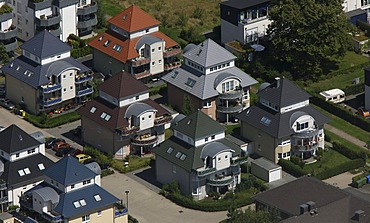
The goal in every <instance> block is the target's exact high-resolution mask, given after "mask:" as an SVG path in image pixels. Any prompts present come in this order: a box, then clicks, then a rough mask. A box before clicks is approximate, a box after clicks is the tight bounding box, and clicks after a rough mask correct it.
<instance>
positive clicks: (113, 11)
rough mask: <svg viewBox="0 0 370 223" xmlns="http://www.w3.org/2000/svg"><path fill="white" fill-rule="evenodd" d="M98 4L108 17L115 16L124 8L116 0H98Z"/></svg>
mask: <svg viewBox="0 0 370 223" xmlns="http://www.w3.org/2000/svg"><path fill="white" fill-rule="evenodd" d="M99 4H100V5H99V7H102V8H103V11H104V12H105V13H106V14H107V16H108V17H112V16H115V15H117V14H118V13H120V12H121V11H122V10H123V9H124V7H123V5H122V4H121V1H118V0H100V1H99Z"/></svg>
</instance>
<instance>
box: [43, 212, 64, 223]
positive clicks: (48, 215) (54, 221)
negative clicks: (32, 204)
mask: <svg viewBox="0 0 370 223" xmlns="http://www.w3.org/2000/svg"><path fill="white" fill-rule="evenodd" d="M41 216H42V218H44V219H45V220H47V221H48V222H51V223H57V222H62V221H63V218H62V216H61V215H58V216H54V215H52V214H51V213H46V212H42V215H41Z"/></svg>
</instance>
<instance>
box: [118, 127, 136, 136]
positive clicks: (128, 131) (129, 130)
mask: <svg viewBox="0 0 370 223" xmlns="http://www.w3.org/2000/svg"><path fill="white" fill-rule="evenodd" d="M139 130H140V127H139V126H132V127H126V128H124V129H121V130H120V131H121V134H122V135H125V136H126V135H131V134H134V133H136V132H137V131H139Z"/></svg>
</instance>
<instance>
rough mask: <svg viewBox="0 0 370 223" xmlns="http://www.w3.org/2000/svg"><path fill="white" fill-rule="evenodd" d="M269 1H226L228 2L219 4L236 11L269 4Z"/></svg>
mask: <svg viewBox="0 0 370 223" xmlns="http://www.w3.org/2000/svg"><path fill="white" fill-rule="evenodd" d="M269 2H271V0H248V1H246V0H228V1H223V2H221V3H220V4H221V5H225V6H229V7H232V8H236V9H245V8H250V7H253V6H257V5H260V4H263V3H269Z"/></svg>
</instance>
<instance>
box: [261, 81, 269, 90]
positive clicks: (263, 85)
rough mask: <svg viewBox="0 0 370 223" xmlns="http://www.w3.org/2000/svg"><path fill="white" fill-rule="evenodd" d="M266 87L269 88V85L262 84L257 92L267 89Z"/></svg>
mask: <svg viewBox="0 0 370 223" xmlns="http://www.w3.org/2000/svg"><path fill="white" fill-rule="evenodd" d="M268 86H270V83H267V82H264V83H262V84H261V85H260V87H259V88H258V91H262V90H263V89H265V88H267V87H268Z"/></svg>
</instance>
